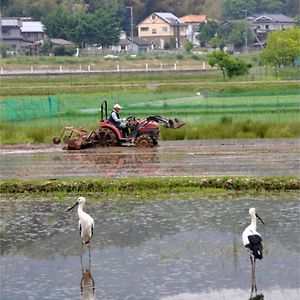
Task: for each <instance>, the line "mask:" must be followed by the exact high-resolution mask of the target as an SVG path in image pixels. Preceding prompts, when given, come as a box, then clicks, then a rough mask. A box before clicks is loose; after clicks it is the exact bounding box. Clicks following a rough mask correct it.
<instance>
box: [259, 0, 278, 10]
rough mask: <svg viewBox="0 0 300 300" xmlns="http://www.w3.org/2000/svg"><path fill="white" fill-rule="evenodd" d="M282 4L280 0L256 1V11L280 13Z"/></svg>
mask: <svg viewBox="0 0 300 300" xmlns="http://www.w3.org/2000/svg"><path fill="white" fill-rule="evenodd" d="M283 8H284V4H283V3H282V1H280V0H262V1H260V2H258V6H257V9H256V11H257V12H267V13H280V12H282V10H283Z"/></svg>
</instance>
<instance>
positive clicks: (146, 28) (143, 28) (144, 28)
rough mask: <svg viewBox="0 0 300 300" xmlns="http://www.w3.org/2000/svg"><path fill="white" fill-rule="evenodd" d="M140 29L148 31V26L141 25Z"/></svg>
mask: <svg viewBox="0 0 300 300" xmlns="http://www.w3.org/2000/svg"><path fill="white" fill-rule="evenodd" d="M141 31H149V27H141Z"/></svg>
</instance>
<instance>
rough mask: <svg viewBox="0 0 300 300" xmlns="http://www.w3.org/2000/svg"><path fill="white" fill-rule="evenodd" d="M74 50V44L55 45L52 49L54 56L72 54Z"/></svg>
mask: <svg viewBox="0 0 300 300" xmlns="http://www.w3.org/2000/svg"><path fill="white" fill-rule="evenodd" d="M75 52H76V49H75V47H74V46H64V45H61V46H56V47H55V48H54V49H53V54H54V55H56V56H72V55H74V53H75Z"/></svg>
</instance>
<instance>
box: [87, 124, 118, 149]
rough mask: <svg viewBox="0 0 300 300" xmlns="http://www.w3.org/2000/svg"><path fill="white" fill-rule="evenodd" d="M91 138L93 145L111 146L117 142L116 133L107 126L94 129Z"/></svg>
mask: <svg viewBox="0 0 300 300" xmlns="http://www.w3.org/2000/svg"><path fill="white" fill-rule="evenodd" d="M91 139H92V144H93V145H94V146H100V147H113V146H117V144H118V137H117V135H116V133H115V132H113V131H112V130H111V129H109V128H100V129H98V130H96V131H95V132H94V133H93V135H92V137H91Z"/></svg>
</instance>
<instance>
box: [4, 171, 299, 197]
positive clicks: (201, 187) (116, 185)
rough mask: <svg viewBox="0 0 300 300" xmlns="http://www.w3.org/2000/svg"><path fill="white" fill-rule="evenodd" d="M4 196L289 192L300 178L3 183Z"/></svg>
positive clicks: (18, 181)
mask: <svg viewBox="0 0 300 300" xmlns="http://www.w3.org/2000/svg"><path fill="white" fill-rule="evenodd" d="M0 187H1V193H2V194H19V193H29V194H31V193H33V194H35V193H46V194H48V193H54V194H56V193H58V194H62V195H64V194H69V193H72V194H73V193H75V194H78V193H87V194H90V193H99V194H103V196H105V197H107V198H109V199H127V198H136V197H138V198H141V199H147V198H151V199H153V198H166V196H167V197H169V198H170V196H171V197H172V195H176V194H179V195H180V194H181V195H185V197H189V196H193V198H195V197H197V195H199V194H203V192H205V193H210V192H218V191H219V192H220V191H223V192H224V191H237V192H239V191H241V192H248V191H256V192H257V191H259V192H285V191H294V192H299V190H300V177H299V176H292V177H291V176H289V177H277V176H273V177H228V176H224V177H163V178H161V177H152V178H120V179H105V178H101V179H57V180H2V181H0Z"/></svg>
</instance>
